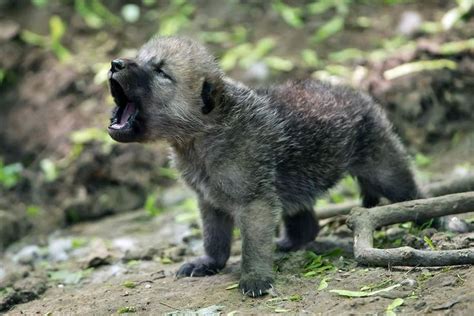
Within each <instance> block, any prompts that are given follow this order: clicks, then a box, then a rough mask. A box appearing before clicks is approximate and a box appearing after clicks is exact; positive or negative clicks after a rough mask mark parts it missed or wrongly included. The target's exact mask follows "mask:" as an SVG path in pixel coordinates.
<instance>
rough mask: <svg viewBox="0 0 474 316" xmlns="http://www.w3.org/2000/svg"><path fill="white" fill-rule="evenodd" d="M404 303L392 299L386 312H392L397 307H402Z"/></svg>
mask: <svg viewBox="0 0 474 316" xmlns="http://www.w3.org/2000/svg"><path fill="white" fill-rule="evenodd" d="M404 302H405V301H404V300H403V298H396V299H394V300H393V301H392V302H391V303H390V304H389V305H388V306H387V312H393V311H395V309H396V308H397V307H399V306H402V305H403V303H404Z"/></svg>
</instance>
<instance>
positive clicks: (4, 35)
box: [0, 20, 20, 43]
mask: <svg viewBox="0 0 474 316" xmlns="http://www.w3.org/2000/svg"><path fill="white" fill-rule="evenodd" d="M0 30H2V31H1V32H0V43H1V42H7V41H9V40H11V39H12V38H14V37H15V36H16V35H18V33H19V32H20V25H19V24H18V23H16V22H15V21H12V20H5V21H0Z"/></svg>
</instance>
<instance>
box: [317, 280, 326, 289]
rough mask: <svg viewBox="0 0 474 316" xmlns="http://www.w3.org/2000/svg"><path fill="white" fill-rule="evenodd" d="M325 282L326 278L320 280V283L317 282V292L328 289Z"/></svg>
mask: <svg viewBox="0 0 474 316" xmlns="http://www.w3.org/2000/svg"><path fill="white" fill-rule="evenodd" d="M327 281H328V279H327V278H323V279H321V282H319V286H318V291H322V290H324V289H326V288H327V287H328V282H327Z"/></svg>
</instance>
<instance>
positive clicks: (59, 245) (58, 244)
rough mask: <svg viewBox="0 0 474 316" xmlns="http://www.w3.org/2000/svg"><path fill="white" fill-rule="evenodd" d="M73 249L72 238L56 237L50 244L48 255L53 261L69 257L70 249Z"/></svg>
mask: <svg viewBox="0 0 474 316" xmlns="http://www.w3.org/2000/svg"><path fill="white" fill-rule="evenodd" d="M71 249H72V240H71V239H69V238H60V239H54V240H51V241H50V242H49V245H48V257H49V258H51V260H53V261H66V260H67V259H69V255H68V251H70V250H71Z"/></svg>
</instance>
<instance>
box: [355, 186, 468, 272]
mask: <svg viewBox="0 0 474 316" xmlns="http://www.w3.org/2000/svg"><path fill="white" fill-rule="evenodd" d="M471 211H474V192H467V193H458V194H451V195H446V196H441V197H435V198H428V199H421V200H414V201H407V202H403V203H396V204H389V205H385V206H379V207H374V208H371V209H364V208H361V207H357V208H355V209H353V210H352V212H351V215H350V217H349V219H348V220H347V224H348V226H349V227H350V228H351V229H352V230H353V231H354V256H355V258H356V260H357V261H358V262H359V263H362V264H368V265H376V266H396V265H398V266H445V265H460V264H474V249H472V248H470V249H460V250H446V251H423V250H416V249H413V248H411V247H400V248H392V249H376V248H374V247H373V233H374V230H375V229H376V228H379V227H382V226H386V225H391V224H396V223H401V222H406V221H424V220H428V219H430V218H433V217H440V216H445V215H451V214H459V213H467V212H471Z"/></svg>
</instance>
